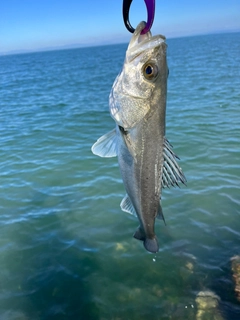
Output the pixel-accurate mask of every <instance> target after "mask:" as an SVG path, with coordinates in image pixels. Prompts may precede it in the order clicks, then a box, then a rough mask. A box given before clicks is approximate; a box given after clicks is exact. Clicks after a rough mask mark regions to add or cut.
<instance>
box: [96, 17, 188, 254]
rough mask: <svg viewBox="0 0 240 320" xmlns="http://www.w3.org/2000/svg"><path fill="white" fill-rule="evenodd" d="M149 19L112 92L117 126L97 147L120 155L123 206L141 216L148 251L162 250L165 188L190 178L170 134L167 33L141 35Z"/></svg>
mask: <svg viewBox="0 0 240 320" xmlns="http://www.w3.org/2000/svg"><path fill="white" fill-rule="evenodd" d="M144 27H145V22H141V23H140V24H139V25H138V27H137V28H136V30H135V32H134V34H133V36H132V39H131V41H130V43H129V46H128V49H127V52H126V58H125V62H124V65H123V69H122V71H121V72H120V74H119V75H118V77H117V78H116V80H115V82H114V84H113V87H112V90H111V93H110V96H109V106H110V114H111V116H112V118H113V119H114V120H115V122H116V128H115V129H114V130H112V131H111V132H109V133H107V134H105V135H104V136H102V137H101V138H100V139H98V140H97V142H96V143H95V144H94V145H93V146H92V152H93V153H94V154H96V155H98V156H101V157H114V156H118V162H119V167H120V171H121V175H122V179H123V183H124V186H125V189H126V192H127V195H126V196H125V197H124V198H123V200H122V202H121V204H120V206H121V209H122V210H123V211H126V212H129V213H131V214H134V215H136V216H137V217H138V219H139V222H140V226H139V228H138V229H137V231H136V232H135V234H134V237H135V238H136V239H139V240H142V241H143V243H144V247H145V248H146V250H148V251H149V252H157V251H158V250H159V245H158V240H157V237H156V235H155V232H154V225H155V219H156V217H160V218H162V219H163V220H164V217H163V213H162V208H161V205H160V197H161V190H162V187H169V186H176V185H177V186H178V185H179V183H185V182H186V178H185V176H184V174H183V172H182V170H181V168H180V167H179V166H178V164H177V162H176V159H177V156H176V155H175V154H174V152H173V151H172V148H171V145H170V143H169V142H168V140H167V139H166V138H165V114H166V95H167V77H168V67H167V61H166V49H167V45H166V43H165V37H164V36H162V35H157V36H152V35H151V32H150V31H149V32H148V33H146V34H144V35H141V31H142V30H143V28H144Z"/></svg>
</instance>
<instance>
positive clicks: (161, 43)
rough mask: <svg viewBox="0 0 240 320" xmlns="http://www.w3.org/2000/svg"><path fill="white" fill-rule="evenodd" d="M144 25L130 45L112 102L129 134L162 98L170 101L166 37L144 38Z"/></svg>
mask: <svg viewBox="0 0 240 320" xmlns="http://www.w3.org/2000/svg"><path fill="white" fill-rule="evenodd" d="M144 27H145V22H141V23H140V24H139V25H138V26H137V28H136V30H135V32H134V34H133V36H132V38H131V41H130V43H129V45H128V48H127V51H126V57H125V62H124V65H123V68H122V71H121V72H120V74H119V75H118V77H117V78H116V80H115V82H114V84H113V87H112V90H111V93H110V99H109V105H110V113H111V116H112V117H113V119H114V120H115V121H116V123H117V124H118V125H119V126H121V127H123V128H124V129H125V130H128V129H131V128H133V127H134V126H135V125H136V124H137V123H138V122H139V121H140V120H142V119H143V118H144V117H145V116H146V114H147V113H148V112H149V111H150V110H151V107H152V106H154V105H156V103H157V101H159V99H160V97H161V95H163V96H164V97H165V98H166V83H167V76H168V67H167V62H166V48H167V45H166V43H165V37H164V36H162V35H157V36H152V34H151V32H150V31H149V32H147V33H146V34H144V35H141V31H142V30H143V29H144Z"/></svg>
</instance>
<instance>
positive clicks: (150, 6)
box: [123, 0, 155, 34]
mask: <svg viewBox="0 0 240 320" xmlns="http://www.w3.org/2000/svg"><path fill="white" fill-rule="evenodd" d="M144 2H145V4H146V8H147V15H148V18H147V24H146V26H145V28H144V29H143V30H142V32H141V34H145V33H147V32H148V31H149V30H150V29H151V27H152V24H153V20H154V14H155V0H144ZM131 3H132V0H123V21H124V24H125V27H126V28H127V30H128V31H130V32H131V33H133V32H134V31H135V29H134V28H133V27H132V25H131V23H130V21H129V10H130V6H131Z"/></svg>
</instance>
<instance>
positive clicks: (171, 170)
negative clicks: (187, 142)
mask: <svg viewBox="0 0 240 320" xmlns="http://www.w3.org/2000/svg"><path fill="white" fill-rule="evenodd" d="M163 156H164V163H163V173H162V187H163V188H164V187H168V188H169V187H170V186H173V187H175V186H178V187H179V183H183V184H186V182H187V179H186V178H185V175H184V173H183V171H182V169H181V168H180V167H179V165H178V163H177V159H179V158H178V156H177V155H176V154H175V153H174V152H173V150H172V146H171V144H170V143H169V142H168V140H167V139H166V138H165V139H164V149H163Z"/></svg>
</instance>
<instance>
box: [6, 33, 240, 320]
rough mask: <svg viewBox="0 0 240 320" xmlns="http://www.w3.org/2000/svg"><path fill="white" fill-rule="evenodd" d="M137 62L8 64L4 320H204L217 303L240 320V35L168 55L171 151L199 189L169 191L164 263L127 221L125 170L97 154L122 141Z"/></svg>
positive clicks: (44, 57) (108, 58)
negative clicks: (104, 145) (118, 84)
mask: <svg viewBox="0 0 240 320" xmlns="http://www.w3.org/2000/svg"><path fill="white" fill-rule="evenodd" d="M125 50H126V45H115V46H105V47H95V48H84V49H76V50H66V51H54V52H46V53H35V54H24V55H15V56H14V55H13V56H4V57H0V83H1V88H0V146H1V148H0V159H1V161H0V182H1V183H0V234H1V236H0V251H1V254H0V266H1V268H0V315H1V317H0V319H4V320H26V319H31V320H32V319H34V320H35V319H36V320H38V319H58V320H62V319H64V320H65V319H66V320H68V319H70V320H71V319H74V320H75V319H84V320H85V319H94V320H95V319H99V320H103V319H104V320H105V319H112V320H113V319H114V320H120V319H129V320H135V319H136V320H142V319H152V320H155V319H157V320H165V319H184V320H185V319H197V320H200V319H202V320H203V319H204V314H203V315H202V316H201V317H202V318H201V317H200V318H199V314H198V311H199V306H198V304H197V302H196V297H197V294H198V293H199V292H200V291H205V290H211V291H212V292H214V293H215V294H217V295H218V296H219V298H220V302H219V305H218V308H217V309H216V310H213V313H212V314H215V315H218V316H219V317H221V319H231V320H232V319H239V317H240V306H239V302H238V301H237V298H236V294H235V291H234V282H233V279H232V272H231V261H230V259H231V257H232V256H234V255H237V254H240V249H239V247H240V164H239V161H240V148H239V141H240V111H239V107H240V90H239V89H240V68H239V65H240V55H239V52H240V34H239V33H235V34H223V35H211V36H199V37H189V38H181V39H180V38H179V39H171V40H169V41H168V64H169V69H170V75H169V82H168V105H167V138H168V139H169V141H170V142H171V143H172V144H173V146H174V151H175V152H176V153H177V154H178V155H179V157H180V158H181V161H180V165H181V167H182V169H183V171H184V173H185V175H186V177H187V180H188V183H187V187H182V188H181V189H176V188H174V189H169V190H165V189H164V190H163V200H162V207H163V211H164V215H165V218H166V223H167V226H166V227H165V226H164V224H163V223H162V221H157V223H156V234H157V236H158V239H159V244H160V251H159V253H157V254H156V255H155V254H149V253H147V252H146V250H145V249H144V248H143V246H142V243H141V242H138V241H136V240H135V239H133V238H132V235H133V233H134V231H135V230H136V228H137V226H138V221H137V220H136V219H135V218H134V217H132V216H130V215H128V214H127V213H124V212H122V211H121V210H120V207H119V204H120V202H121V200H122V198H123V196H124V195H125V191H124V187H123V183H122V181H121V178H120V173H119V169H118V165H117V160H116V159H115V158H111V159H106V158H104V159H102V158H99V157H96V156H94V155H93V154H92V153H91V150H90V148H91V146H92V144H93V143H94V142H95V141H96V139H97V138H99V137H100V136H101V135H103V134H104V133H106V132H107V131H109V130H111V129H112V128H113V127H114V122H113V120H112V119H111V118H110V115H109V112H108V95H109V92H110V89H111V86H112V83H113V81H114V79H115V77H116V76H117V74H118V72H119V70H120V68H121V66H122V63H123V59H124V54H125ZM212 314H211V316H208V317H213V315H212ZM205 316H206V315H205ZM213 319H214V318H213Z"/></svg>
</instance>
